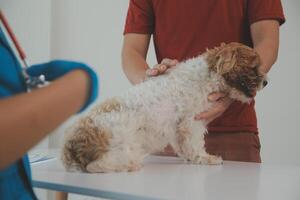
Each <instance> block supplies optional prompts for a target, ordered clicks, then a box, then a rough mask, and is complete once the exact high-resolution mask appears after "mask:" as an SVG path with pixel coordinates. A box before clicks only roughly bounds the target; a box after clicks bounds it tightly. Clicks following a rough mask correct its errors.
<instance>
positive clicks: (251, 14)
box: [248, 0, 285, 25]
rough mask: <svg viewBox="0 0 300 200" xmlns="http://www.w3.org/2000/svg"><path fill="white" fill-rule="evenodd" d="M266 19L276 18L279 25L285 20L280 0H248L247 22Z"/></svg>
mask: <svg viewBox="0 0 300 200" xmlns="http://www.w3.org/2000/svg"><path fill="white" fill-rule="evenodd" d="M268 19H273V20H277V21H278V22H279V24H280V25H282V24H283V23H284V22H285V17H284V13H283V8H282V4H281V1H280V0H248V21H249V24H252V23H254V22H257V21H260V20H268Z"/></svg>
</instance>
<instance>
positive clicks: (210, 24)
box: [152, 0, 257, 132]
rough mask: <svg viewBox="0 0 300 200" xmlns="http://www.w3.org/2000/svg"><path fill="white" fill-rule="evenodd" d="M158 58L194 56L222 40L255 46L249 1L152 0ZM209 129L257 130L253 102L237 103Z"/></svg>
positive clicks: (186, 57) (230, 130)
mask: <svg viewBox="0 0 300 200" xmlns="http://www.w3.org/2000/svg"><path fill="white" fill-rule="evenodd" d="M152 6H153V12H154V18H155V20H154V21H155V22H154V34H153V38H154V45H155V50H156V55H157V60H158V62H160V61H161V60H162V59H163V58H171V59H178V60H180V61H182V60H186V59H188V58H191V57H195V56H197V55H199V54H201V53H203V52H204V51H205V50H206V49H207V48H213V47H215V46H219V45H220V44H221V43H222V42H225V43H229V42H241V43H244V44H246V45H248V46H252V41H251V37H250V28H249V24H248V20H247V0H184V1H183V0H163V1H162V0H152ZM209 131H213V132H235V131H251V132H257V120H256V114H255V110H254V101H253V102H252V103H251V104H250V105H247V104H242V103H239V102H234V103H233V104H232V105H231V106H230V108H229V109H227V111H226V112H225V113H224V114H223V115H222V116H221V117H219V118H217V119H216V120H214V121H213V122H212V123H210V124H209Z"/></svg>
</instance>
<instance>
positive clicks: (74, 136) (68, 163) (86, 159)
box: [62, 117, 111, 171]
mask: <svg viewBox="0 0 300 200" xmlns="http://www.w3.org/2000/svg"><path fill="white" fill-rule="evenodd" d="M110 138H111V134H110V133H109V132H108V131H107V130H106V129H105V128H103V127H99V126H95V125H94V122H93V120H92V119H91V118H89V117H86V118H84V119H81V120H80V121H79V123H77V124H76V125H75V126H74V127H72V128H71V129H70V130H68V133H67V136H66V141H65V144H64V147H63V152H62V161H63V164H64V165H65V167H66V169H68V170H71V169H80V170H82V171H86V166H87V165H88V164H89V163H90V162H92V161H94V160H96V159H101V157H102V156H103V155H104V154H105V153H106V152H107V151H108V148H109V142H110Z"/></svg>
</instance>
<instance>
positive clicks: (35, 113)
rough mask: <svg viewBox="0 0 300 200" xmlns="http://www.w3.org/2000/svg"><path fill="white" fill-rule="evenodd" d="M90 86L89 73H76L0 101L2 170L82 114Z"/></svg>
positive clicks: (76, 71)
mask: <svg viewBox="0 0 300 200" xmlns="http://www.w3.org/2000/svg"><path fill="white" fill-rule="evenodd" d="M89 84H90V83H89V77H88V75H87V74H86V72H84V71H83V70H75V71H72V72H70V73H68V74H66V75H65V76H63V77H61V78H59V79H58V80H56V81H53V82H52V83H51V84H50V85H49V86H47V87H44V88H41V89H37V90H34V91H32V92H31V93H23V94H19V95H17V96H13V97H8V98H5V99H2V100H0V110H1V114H0V137H1V145H0V169H3V168H5V167H6V166H8V165H9V164H11V163H12V162H14V161H15V160H17V159H18V158H20V157H21V156H22V155H24V154H25V153H26V152H27V151H28V150H29V149H30V148H31V147H32V146H34V145H35V144H36V143H37V142H38V141H40V140H41V139H42V138H43V137H45V136H46V135H47V134H48V133H49V132H51V131H52V130H54V129H55V128H56V127H57V126H58V125H60V124H61V123H62V122H63V121H64V120H66V119H67V118H68V117H69V116H71V115H72V114H74V113H76V112H78V111H79V109H80V108H81V107H82V106H83V105H84V103H85V101H86V99H87V98H88V90H89V87H90V86H89Z"/></svg>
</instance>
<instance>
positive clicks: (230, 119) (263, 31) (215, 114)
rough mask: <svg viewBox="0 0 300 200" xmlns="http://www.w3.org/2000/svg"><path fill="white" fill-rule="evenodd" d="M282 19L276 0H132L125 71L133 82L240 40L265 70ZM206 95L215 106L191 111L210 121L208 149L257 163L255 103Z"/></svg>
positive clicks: (275, 49) (275, 46) (273, 55)
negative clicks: (151, 62)
mask: <svg viewBox="0 0 300 200" xmlns="http://www.w3.org/2000/svg"><path fill="white" fill-rule="evenodd" d="M284 21H285V18H284V14H283V9H282V5H281V2H280V0H236V1H230V0H184V1H183V0H130V3H129V8H128V13H127V18H126V24H125V30H124V43H123V50H122V66H123V70H124V72H125V74H126V76H127V78H128V79H129V81H130V82H131V83H132V84H137V83H140V82H142V81H144V79H145V77H146V76H157V75H159V74H162V73H164V72H165V71H166V70H167V69H168V68H170V67H172V66H174V65H176V63H178V62H179V61H183V60H186V59H188V58H191V57H195V56H197V55H199V54H201V53H203V52H204V51H205V50H206V49H207V48H213V47H215V46H219V45H220V43H222V42H225V43H229V42H240V43H243V44H246V45H248V46H250V47H253V48H254V49H255V50H256V51H257V53H258V54H259V55H260V57H261V60H262V65H261V66H260V69H261V71H262V72H264V73H267V72H268V71H269V70H270V69H271V66H272V65H273V64H274V62H275V61H276V59H277V54H278V46H279V26H280V25H281V24H283V23H284ZM151 35H153V41H154V46H155V52H156V56H157V61H158V64H157V65H155V66H154V67H153V68H150V67H149V66H148V64H147V62H146V56H147V52H148V46H149V42H150V38H151ZM208 98H209V100H211V101H213V102H214V106H213V108H212V109H211V110H208V111H206V112H203V113H199V114H198V115H197V116H195V120H207V121H209V122H210V123H209V126H208V132H209V133H208V134H207V135H206V137H205V141H206V150H207V152H208V153H211V154H216V155H221V156H222V157H223V159H224V160H235V161H248V162H261V158H260V143H259V137H258V128H257V119H256V113H255V109H254V104H255V102H254V101H252V103H251V104H249V105H248V104H242V103H239V102H235V101H233V100H232V99H230V98H229V97H227V96H226V94H224V93H213V94H211V95H210V96H209V97H208ZM169 150H170V147H169V148H167V150H166V151H167V153H169Z"/></svg>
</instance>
